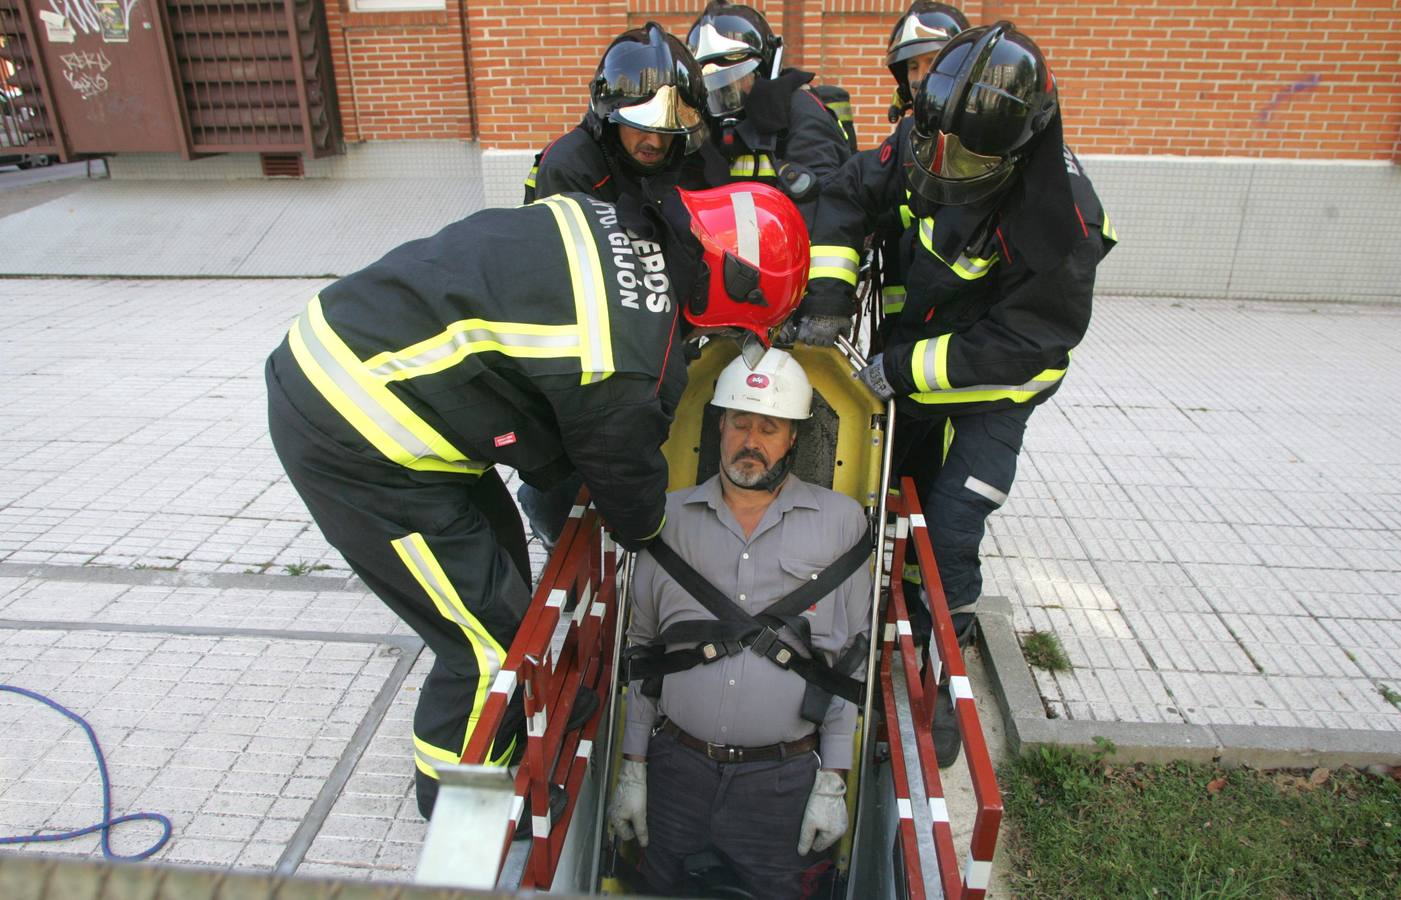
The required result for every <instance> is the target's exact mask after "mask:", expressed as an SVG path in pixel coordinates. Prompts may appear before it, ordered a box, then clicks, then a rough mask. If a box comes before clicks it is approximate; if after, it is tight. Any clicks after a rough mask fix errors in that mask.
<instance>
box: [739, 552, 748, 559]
mask: <svg viewBox="0 0 1401 900" xmlns="http://www.w3.org/2000/svg"><path fill="white" fill-rule="evenodd" d="M739 558H740V559H748V558H749V554H748V553H741V554H740V555H739Z"/></svg>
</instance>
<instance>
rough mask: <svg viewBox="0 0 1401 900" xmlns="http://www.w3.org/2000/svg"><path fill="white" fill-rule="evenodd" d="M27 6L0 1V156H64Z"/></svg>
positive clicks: (14, 0)
mask: <svg viewBox="0 0 1401 900" xmlns="http://www.w3.org/2000/svg"><path fill="white" fill-rule="evenodd" d="M23 2H24V0H0V147H4V148H7V149H6V150H4V151H0V152H4V153H7V154H8V153H13V152H14V151H13V150H11V149H8V148H13V147H24V152H25V153H46V154H48V153H61V152H62V148H60V147H59V139H58V131H57V127H56V123H55V122H54V117H53V116H52V115H51V114H50V112H49V106H48V103H47V102H46V101H45V97H44V83H43V78H42V76H41V74H40V69H39V66H38V65H37V64H36V63H35V54H36V52H37V50H38V48H37V47H36V46H35V44H34V41H33V39H32V36H31V34H30V31H29V28H28V24H29V17H28V16H27V15H26V13H27V10H22V9H21V8H20V4H21V3H23Z"/></svg>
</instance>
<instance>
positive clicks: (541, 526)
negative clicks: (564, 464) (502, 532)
mask: <svg viewBox="0 0 1401 900" xmlns="http://www.w3.org/2000/svg"><path fill="white" fill-rule="evenodd" d="M583 484H584V479H583V476H581V475H579V473H577V472H576V473H574V474H573V475H570V476H569V477H567V478H565V479H564V480H563V481H561V482H560V483H559V484H557V485H555V486H554V487H552V488H550V489H548V490H543V491H542V490H540V489H539V488H537V487H533V486H531V485H529V484H526V483H525V482H521V486H520V487H518V488H516V499H517V500H519V501H520V505H521V511H523V512H524V513H525V517H526V519H527V520H529V522H530V530H531V531H532V532H534V534H535V536H536V537H537V538H539V539H540V543H541V544H543V545H544V547H545V549H546V550H553V549H554V548H555V544H557V543H559V536H560V535H561V534H563V533H564V524H565V523H566V522H568V521H569V511H570V510H572V509H573V508H574V501H575V499H576V498H577V497H578V496H579V488H581V487H583Z"/></svg>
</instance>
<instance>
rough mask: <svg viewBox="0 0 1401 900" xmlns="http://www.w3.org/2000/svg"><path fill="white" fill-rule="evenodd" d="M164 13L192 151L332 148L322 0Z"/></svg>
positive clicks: (210, 1) (336, 120)
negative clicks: (168, 28)
mask: <svg viewBox="0 0 1401 900" xmlns="http://www.w3.org/2000/svg"><path fill="white" fill-rule="evenodd" d="M0 2H14V0H0ZM166 17H167V21H168V22H169V26H170V40H171V45H172V50H173V53H174V58H175V66H176V70H177V71H178V73H179V79H180V90H181V93H182V96H183V100H184V107H185V114H186V117H187V120H188V123H189V135H190V149H191V151H192V152H194V153H220V152H229V151H254V152H263V153H267V152H301V153H307V154H310V155H311V156H313V157H319V156H326V155H328V154H331V153H338V152H340V145H341V137H340V117H339V114H338V113H337V110H336V103H335V84H334V81H333V78H332V73H331V59H330V43H329V39H328V38H327V36H326V21H325V10H324V8H323V6H322V0H167V3H166Z"/></svg>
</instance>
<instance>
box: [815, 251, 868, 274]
mask: <svg viewBox="0 0 1401 900" xmlns="http://www.w3.org/2000/svg"><path fill="white" fill-rule="evenodd" d="M811 268H814V269H845V270H846V271H848V272H850V273H852V274H853V275H855V274H857V273H858V272H860V266H859V265H858V264H857V263H856V262H855V261H854V260H850V259H847V258H846V257H844V256H814V257H812V264H811Z"/></svg>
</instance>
